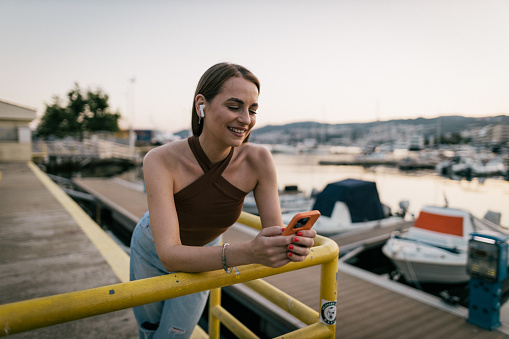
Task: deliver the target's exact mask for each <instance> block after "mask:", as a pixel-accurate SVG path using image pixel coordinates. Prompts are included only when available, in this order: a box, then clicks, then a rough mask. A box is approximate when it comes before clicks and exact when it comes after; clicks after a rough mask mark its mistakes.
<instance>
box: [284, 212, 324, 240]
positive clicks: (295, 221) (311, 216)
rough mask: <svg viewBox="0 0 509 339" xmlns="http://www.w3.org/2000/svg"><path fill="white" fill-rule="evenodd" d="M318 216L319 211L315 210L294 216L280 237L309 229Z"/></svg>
mask: <svg viewBox="0 0 509 339" xmlns="http://www.w3.org/2000/svg"><path fill="white" fill-rule="evenodd" d="M320 215H321V214H320V211H317V210H314V211H309V212H301V213H297V214H295V216H294V217H293V218H292V221H290V223H289V224H288V226H286V228H285V230H284V231H283V234H282V235H290V234H294V233H297V232H298V231H301V230H309V229H311V227H313V225H314V224H315V222H316V220H318V218H319V217H320Z"/></svg>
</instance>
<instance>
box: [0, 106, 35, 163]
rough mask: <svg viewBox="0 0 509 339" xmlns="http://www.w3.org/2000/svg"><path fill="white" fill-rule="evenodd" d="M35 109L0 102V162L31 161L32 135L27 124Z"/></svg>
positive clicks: (33, 117) (32, 117)
mask: <svg viewBox="0 0 509 339" xmlns="http://www.w3.org/2000/svg"><path fill="white" fill-rule="evenodd" d="M34 119H35V109H33V108H29V107H24V106H20V105H17V104H13V103H9V102H6V101H3V100H0V162H15V161H28V160H31V159H32V134H31V131H30V128H29V127H28V124H29V123H30V122H31V121H32V120H34Z"/></svg>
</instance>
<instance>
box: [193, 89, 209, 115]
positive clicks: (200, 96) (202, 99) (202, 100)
mask: <svg viewBox="0 0 509 339" xmlns="http://www.w3.org/2000/svg"><path fill="white" fill-rule="evenodd" d="M206 101H207V100H205V97H204V96H203V94H198V95H197V96H196V98H195V99H194V104H195V110H196V113H197V114H198V116H199V115H200V114H201V112H200V106H201V105H205V104H206Z"/></svg>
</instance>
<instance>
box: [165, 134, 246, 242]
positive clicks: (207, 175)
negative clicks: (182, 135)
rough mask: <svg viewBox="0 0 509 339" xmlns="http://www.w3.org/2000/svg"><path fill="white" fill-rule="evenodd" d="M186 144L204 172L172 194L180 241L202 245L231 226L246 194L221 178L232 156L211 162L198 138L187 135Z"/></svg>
mask: <svg viewBox="0 0 509 339" xmlns="http://www.w3.org/2000/svg"><path fill="white" fill-rule="evenodd" d="M188 142H189V146H190V147H191V150H192V151H193V154H194V156H195V158H196V160H197V161H198V163H199V164H200V166H201V168H202V169H203V172H204V174H203V175H202V176H201V177H199V178H198V179H197V180H196V181H194V182H193V183H192V184H190V185H188V186H186V187H185V188H183V189H182V190H180V191H179V192H177V193H175V194H174V199H175V207H176V209H177V214H178V220H179V226H180V240H181V242H182V244H183V245H188V246H203V245H205V244H207V243H209V242H211V241H212V240H214V239H215V238H217V237H218V236H219V235H221V234H222V233H223V232H224V231H226V230H227V229H228V227H230V226H231V225H233V224H234V223H235V222H236V221H237V219H238V218H239V216H240V212H241V211H242V206H243V204H244V198H245V196H246V195H247V193H245V192H243V191H241V190H240V189H238V188H237V187H235V186H233V185H232V184H230V183H229V182H228V181H227V180H226V179H225V178H223V177H222V173H223V171H224V170H225V169H226V167H227V166H228V164H229V163H230V160H231V159H232V156H233V149H234V148H233V147H232V149H231V151H230V153H229V154H228V156H227V157H226V158H225V159H224V160H222V161H220V162H219V163H217V164H215V165H212V163H211V162H210V160H209V158H208V157H207V155H206V154H205V152H204V151H203V149H202V148H201V145H200V142H199V140H198V137H194V136H193V137H190V138H188Z"/></svg>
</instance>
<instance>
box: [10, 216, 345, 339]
mask: <svg viewBox="0 0 509 339" xmlns="http://www.w3.org/2000/svg"><path fill="white" fill-rule="evenodd" d="M246 219H250V220H246ZM241 220H242V221H243V222H244V223H246V224H248V225H251V222H252V221H253V220H255V226H256V220H258V224H259V218H257V217H255V216H253V217H250V216H249V215H248V214H247V213H243V214H242V216H241V218H240V219H239V222H241ZM338 253H339V249H338V246H337V244H336V243H335V242H334V241H332V240H330V239H328V238H324V237H321V236H317V237H316V238H315V246H314V247H312V248H311V254H310V255H309V256H308V257H307V258H306V259H305V260H304V261H303V262H301V263H295V262H294V263H289V264H287V265H285V266H283V267H280V268H269V267H265V266H262V265H258V264H251V265H244V266H240V267H238V270H239V272H240V275H234V274H225V273H224V271H223V270H217V271H211V272H202V273H172V274H168V275H164V276H159V277H154V278H148V279H142V280H136V281H131V282H127V283H119V284H114V285H108V286H103V287H97V288H92V289H87V290H82V291H77V292H70V293H64V294H59V295H55V296H49V297H43V298H37V299H32V300H26V301H20V302H15V303H10V304H5V305H0V336H4V335H9V334H14V333H19V332H24V331H29V330H33V329H36V328H41V327H45V326H50V325H55V324H59V323H64V322H68V321H73V320H78V319H82V318H86V317H91V316H95V315H99V314H104V313H109V312H113V311H118V310H121V309H125V308H131V307H135V306H140V305H144V304H148V303H152V302H156V301H161V300H166V299H171V298H176V297H179V296H183V295H187V294H192V293H196V292H201V291H205V290H209V289H218V288H220V287H224V286H228V285H233V284H237V283H244V282H249V281H252V280H255V279H258V278H261V277H267V276H272V275H276V274H281V273H285V272H289V271H294V270H298V269H302V268H306V267H310V266H315V265H322V274H321V277H322V279H323V278H324V276H325V277H327V279H330V280H329V281H323V280H322V282H321V287H320V294H321V295H320V298H321V300H329V301H334V303H335V300H336V286H337V281H336V274H337V261H338ZM324 270H325V271H327V272H324ZM255 284H256V283H255ZM213 299H215V300H214V304H212V305H211V307H214V306H215V305H217V303H218V302H220V294H219V293H218V292H217V290H216V291H214V290H213V291H212V293H211V301H212V300H213ZM315 316H316V315H315ZM212 320H213V321H211V322H210V328H209V336H210V338H218V337H219V323H218V321H217V320H216V319H212ZM316 320H317V321H318V319H316ZM308 322H310V320H306V323H308ZM311 326H313V327H316V326H318V327H320V326H322V327H324V328H326V331H325V330H324V331H325V332H322V330H320V331H315V332H313V333H316V334H318V333H327V336H333V335H334V332H335V325H323V324H318V325H317V323H315V324H313V325H311ZM214 327H216V329H214ZM301 330H303V329H300V330H298V331H301ZM292 333H293V332H292ZM306 333H307V332H306ZM318 337H322V336H321V335H319V336H318ZM285 338H288V337H287V336H285Z"/></svg>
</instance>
